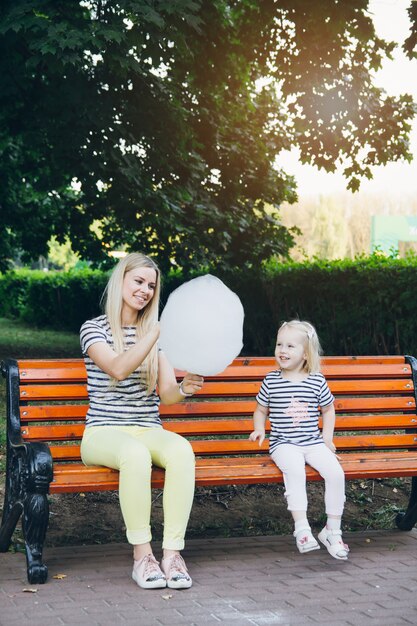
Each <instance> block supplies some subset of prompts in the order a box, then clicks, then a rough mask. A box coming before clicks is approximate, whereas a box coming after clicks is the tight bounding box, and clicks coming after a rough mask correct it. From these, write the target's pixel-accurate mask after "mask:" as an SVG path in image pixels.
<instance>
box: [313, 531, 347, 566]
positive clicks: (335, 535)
mask: <svg viewBox="0 0 417 626" xmlns="http://www.w3.org/2000/svg"><path fill="white" fill-rule="evenodd" d="M319 539H320V541H321V542H322V544H323V545H324V546H326V548H327V551H328V553H329V554H331V555H332V557H333V558H335V559H339V560H341V561H347V558H348V554H349V546H348V545H347V543H344V542H343V539H342V531H341V530H332V529H329V528H327V527H326V526H325V527H324V528H323V530H321V531H320V532H319Z"/></svg>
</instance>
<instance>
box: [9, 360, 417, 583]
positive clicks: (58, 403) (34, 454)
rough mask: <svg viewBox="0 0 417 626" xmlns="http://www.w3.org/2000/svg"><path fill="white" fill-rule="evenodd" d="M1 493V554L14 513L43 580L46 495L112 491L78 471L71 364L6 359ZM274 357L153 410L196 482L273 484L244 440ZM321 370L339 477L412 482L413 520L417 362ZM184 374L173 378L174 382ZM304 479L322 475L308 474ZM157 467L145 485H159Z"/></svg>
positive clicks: (339, 363) (95, 476) (79, 405)
mask: <svg viewBox="0 0 417 626" xmlns="http://www.w3.org/2000/svg"><path fill="white" fill-rule="evenodd" d="M1 367H2V373H3V375H4V376H5V378H6V386H7V471H6V492H5V503H4V510H3V519H2V526H1V529H0V551H7V550H8V548H9V545H10V543H11V538H12V534H13V531H14V529H15V526H16V524H17V522H18V519H19V517H20V515H21V514H22V517H23V520H22V526H23V534H24V540H25V546H26V558H27V570H28V579H29V582H31V583H43V582H45V581H46V578H47V567H46V566H45V565H44V564H43V562H42V549H43V543H44V539H45V534H46V530H47V525H48V518H49V509H48V499H47V494H48V492H49V493H64V492H87V491H105V490H114V489H117V488H118V472H117V471H114V470H111V469H107V468H104V467H89V468H87V467H85V466H84V465H83V464H82V463H81V460H80V439H81V437H82V434H83V430H84V418H85V413H86V409H87V391H86V372H85V368H84V363H83V361H82V360H81V359H78V360H21V361H14V360H6V361H4V362H3V363H2V366H1ZM274 367H275V362H274V360H273V359H272V358H260V357H258V358H239V359H236V360H235V361H234V362H233V364H232V365H231V366H229V367H228V368H227V369H226V370H225V371H224V372H223V373H222V374H220V375H218V376H215V377H210V378H207V379H206V381H205V384H204V388H203V390H202V391H201V392H200V393H198V394H197V395H196V396H194V397H193V398H190V399H188V400H186V401H185V402H182V403H180V404H177V405H173V406H169V407H167V406H161V414H162V417H163V419H164V427H165V428H166V429H168V430H173V431H175V432H177V433H180V434H181V435H184V436H185V437H188V438H190V440H191V441H192V445H193V448H194V451H195V454H196V457H197V467H196V484H197V485H198V486H199V485H200V486H203V485H205V486H209V485H210V486H213V485H227V484H233V485H238V484H258V483H259V484H263V483H273V482H281V481H282V475H281V473H280V471H279V470H278V469H277V467H276V466H275V465H274V463H273V462H272V461H271V460H270V458H269V455H268V443H267V442H265V444H264V445H263V447H262V448H261V449H259V447H258V444H257V443H253V442H250V441H249V440H248V434H249V433H250V432H251V430H252V413H253V410H254V406H255V401H254V397H255V395H256V393H257V391H258V389H259V386H260V382H261V381H262V379H263V377H264V376H265V374H266V373H267V372H269V371H271V370H272V369H274ZM323 373H324V374H325V376H326V378H327V380H328V382H329V386H330V388H331V390H332V392H333V394H334V395H335V397H336V414H337V422H336V436H337V442H336V443H337V449H338V454H339V455H340V457H341V463H342V465H343V468H344V471H345V474H346V477H347V479H358V478H360V479H368V478H385V477H410V476H411V477H413V480H412V489H411V495H410V502H409V505H408V509H407V511H406V513H405V514H399V515H398V516H397V519H396V523H397V526H398V527H399V528H400V529H402V530H409V529H411V528H412V527H413V526H414V523H415V522H416V520H417V503H416V502H417V481H416V478H415V476H417V415H416V394H415V390H416V388H417V384H416V383H417V360H416V359H415V358H414V357H397V356H393V357H357V358H355V357H328V358H325V359H324V360H323ZM181 375H182V373H181V372H178V376H179V378H180V377H181ZM307 475H308V479H309V480H319V479H320V476H319V475H318V474H317V472H316V471H315V470H313V469H311V468H309V467H308V468H307ZM163 482H164V472H163V470H161V469H158V468H155V469H154V472H153V479H152V484H153V486H154V487H161V486H163Z"/></svg>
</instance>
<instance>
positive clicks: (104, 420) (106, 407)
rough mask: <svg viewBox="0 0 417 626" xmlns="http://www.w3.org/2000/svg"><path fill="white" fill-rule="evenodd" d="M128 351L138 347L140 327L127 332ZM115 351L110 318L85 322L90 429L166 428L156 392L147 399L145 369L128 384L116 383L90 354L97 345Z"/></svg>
mask: <svg viewBox="0 0 417 626" xmlns="http://www.w3.org/2000/svg"><path fill="white" fill-rule="evenodd" d="M123 333H124V342H125V350H127V349H128V348H130V347H131V346H133V345H134V344H135V343H136V327H135V326H126V327H124V328H123ZM100 342H104V343H107V344H108V345H109V346H110V347H111V348H113V347H114V346H113V337H112V333H111V329H110V324H109V322H108V320H107V317H106V315H100V316H99V317H96V318H94V319H92V320H88V321H87V322H84V324H83V325H82V326H81V329H80V343H81V350H82V353H83V356H84V362H85V367H86V370H87V390H88V397H89V400H90V406H89V408H88V411H87V417H86V426H87V427H89V426H153V427H155V426H162V423H161V418H160V416H159V397H158V395H157V393H156V391H155V390H154V391H153V392H152V393H151V394H150V395H149V396H148V395H146V388H147V386H146V376H145V369H144V367H143V365H142V366H140V367H138V369H137V370H135V371H134V372H132V374H130V376H128V377H127V378H125V379H124V380H119V381H118V380H116V381H113V380H112V379H111V377H110V376H109V375H108V374H106V373H105V372H103V371H102V370H101V369H100V368H99V367H98V366H97V365H96V364H95V363H94V361H93V360H92V359H90V357H89V356H88V354H87V351H88V349H89V348H90V346H92V345H93V344H95V343H100Z"/></svg>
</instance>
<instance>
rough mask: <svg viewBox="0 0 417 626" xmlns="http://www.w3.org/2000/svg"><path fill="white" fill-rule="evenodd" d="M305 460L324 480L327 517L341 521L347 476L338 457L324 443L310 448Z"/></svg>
mask: <svg viewBox="0 0 417 626" xmlns="http://www.w3.org/2000/svg"><path fill="white" fill-rule="evenodd" d="M305 459H306V462H307V463H308V464H309V465H311V467H314V469H316V470H317V471H318V472H319V474H320V475H321V476H322V477H323V478H324V485H325V494H324V502H325V507H326V513H327V516H328V517H332V518H336V519H337V518H338V519H341V517H342V513H343V508H344V506H345V474H344V472H343V469H342V466H341V465H340V463H339V461H338V460H337V457H336V455H335V454H334V453H333V452H332V451H331V450H329V448H328V447H327V446H326V445H325V444H324V443H323V444H317V445H315V446H308V448H306V457H305Z"/></svg>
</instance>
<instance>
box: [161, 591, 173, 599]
mask: <svg viewBox="0 0 417 626" xmlns="http://www.w3.org/2000/svg"><path fill="white" fill-rule="evenodd" d="M162 598H163V599H164V600H171V598H172V593H170V594H168V595H167V596H162Z"/></svg>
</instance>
